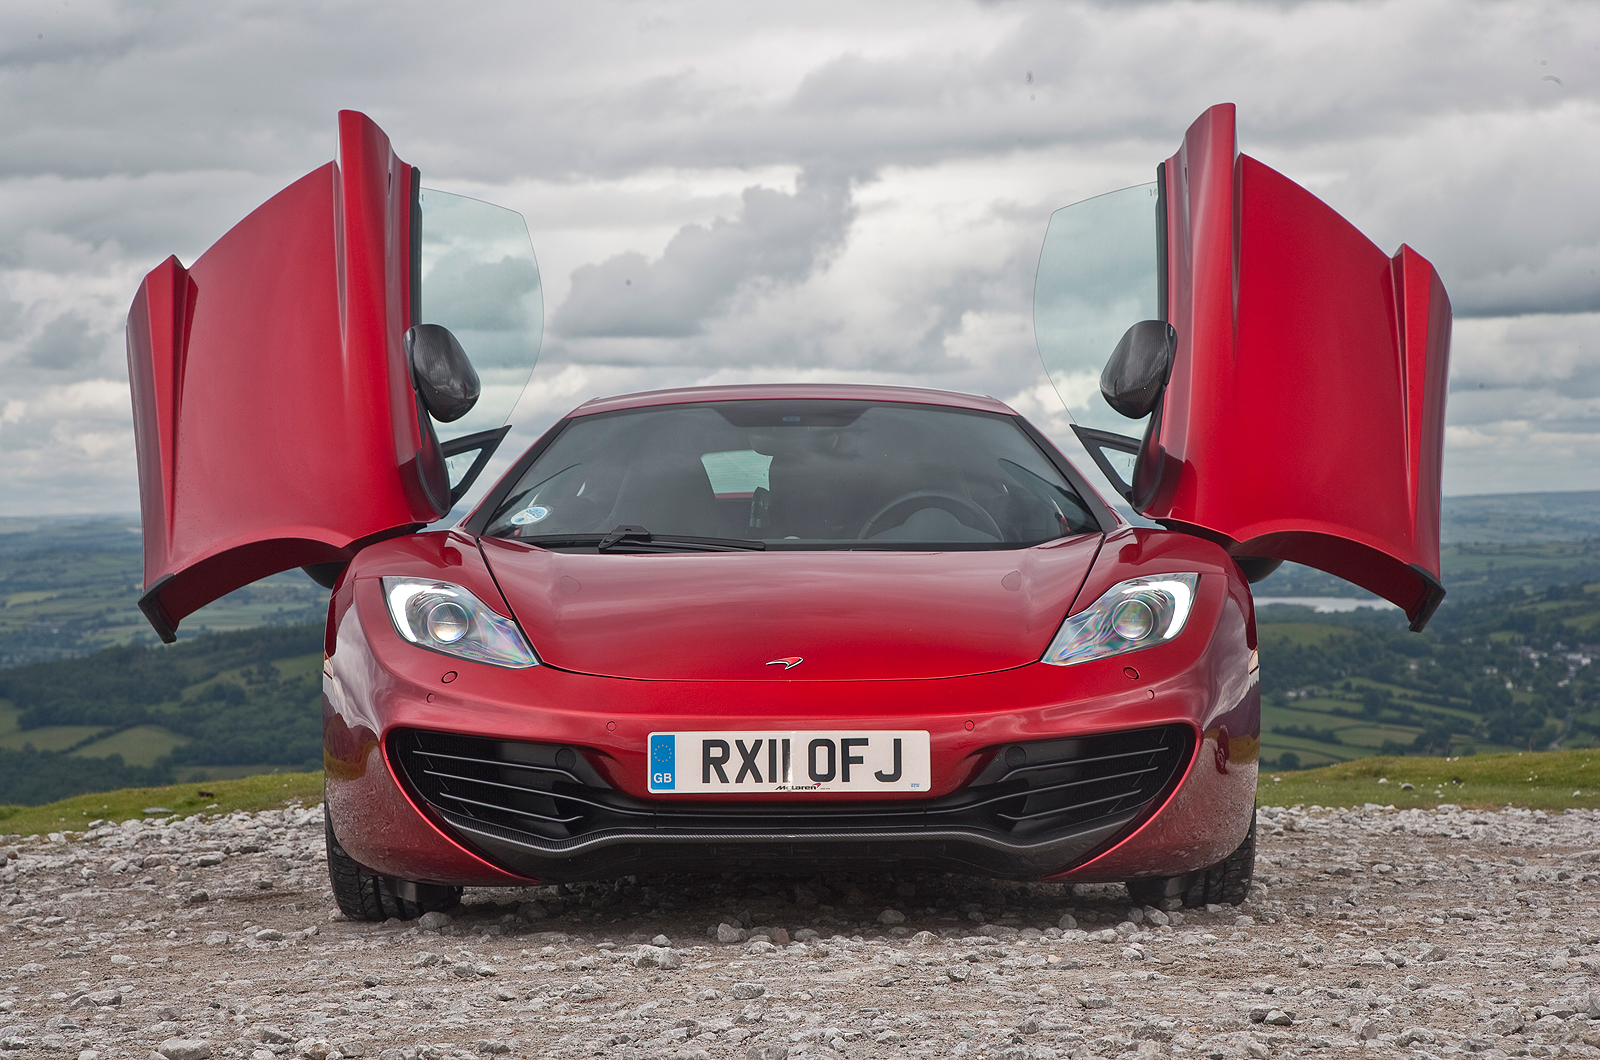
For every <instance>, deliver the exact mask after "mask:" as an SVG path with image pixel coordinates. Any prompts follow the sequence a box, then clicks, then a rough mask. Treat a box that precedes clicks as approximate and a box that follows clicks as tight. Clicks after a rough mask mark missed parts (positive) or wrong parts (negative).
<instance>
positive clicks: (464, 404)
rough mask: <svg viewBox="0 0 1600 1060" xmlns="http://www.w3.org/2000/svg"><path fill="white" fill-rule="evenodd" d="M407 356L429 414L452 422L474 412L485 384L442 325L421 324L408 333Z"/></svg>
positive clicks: (441, 420)
mask: <svg viewBox="0 0 1600 1060" xmlns="http://www.w3.org/2000/svg"><path fill="white" fill-rule="evenodd" d="M406 356H407V357H409V358H410V360H411V378H412V379H413V380H414V381H415V383H416V387H417V394H418V395H419V396H420V397H421V398H422V404H423V407H424V408H426V409H427V410H428V415H430V416H432V417H433V418H434V419H436V420H438V421H439V422H440V423H452V422H454V421H456V420H459V419H460V418H461V417H463V416H465V415H466V414H467V413H468V412H470V411H472V406H474V405H476V404H477V403H478V395H479V394H481V393H482V392H483V385H482V383H481V382H480V381H479V379H478V371H477V369H475V368H473V367H472V362H471V361H470V360H468V359H467V351H466V350H464V349H462V348H461V343H460V342H458V341H456V337H455V336H454V335H452V334H451V333H450V329H449V328H447V327H444V326H442V325H439V324H418V325H417V326H416V327H414V328H412V329H411V330H409V331H407V332H406Z"/></svg>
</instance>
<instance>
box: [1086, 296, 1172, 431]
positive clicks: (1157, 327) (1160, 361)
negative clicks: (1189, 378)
mask: <svg viewBox="0 0 1600 1060" xmlns="http://www.w3.org/2000/svg"><path fill="white" fill-rule="evenodd" d="M1177 350H1178V333H1177V332H1176V331H1174V330H1173V329H1172V325H1171V324H1168V323H1167V322H1166V321H1164V320H1141V321H1139V322H1138V323H1137V324H1135V325H1133V327H1131V328H1129V329H1128V330H1127V331H1125V332H1123V335H1122V341H1120V342H1118V343H1117V348H1116V350H1115V351H1114V352H1113V353H1112V354H1111V359H1110V360H1109V361H1107V362H1106V367H1105V371H1103V372H1101V373H1100V393H1101V394H1103V395H1105V399H1106V402H1107V403H1108V404H1109V405H1110V406H1111V407H1112V408H1114V409H1116V410H1117V411H1118V412H1120V413H1122V414H1123V415H1124V416H1126V417H1128V418H1129V419H1131V420H1140V419H1144V417H1146V416H1148V415H1150V412H1151V410H1152V409H1154V408H1155V407H1156V402H1157V401H1159V400H1160V399H1161V391H1162V389H1163V388H1165V387H1166V385H1167V376H1168V374H1169V373H1170V372H1171V371H1172V358H1173V356H1174V355H1175V354H1176V353H1177Z"/></svg>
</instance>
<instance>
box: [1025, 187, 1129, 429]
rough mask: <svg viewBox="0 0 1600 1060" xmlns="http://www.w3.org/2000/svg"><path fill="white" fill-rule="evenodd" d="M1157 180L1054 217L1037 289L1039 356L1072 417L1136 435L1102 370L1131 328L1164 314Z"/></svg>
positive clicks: (1035, 322)
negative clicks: (1105, 391)
mask: <svg viewBox="0 0 1600 1060" xmlns="http://www.w3.org/2000/svg"><path fill="white" fill-rule="evenodd" d="M1156 192H1157V189H1156V185H1155V184H1154V183H1150V184H1140V185H1137V186H1135V187H1132V188H1123V189H1122V190H1121V191H1113V192H1109V193H1107V194H1105V195H1097V196H1095V197H1094V198H1092V199H1085V200H1083V201H1082V202H1079V203H1074V204H1073V205H1071V206H1066V207H1063V208H1062V209H1059V210H1057V211H1056V212H1055V213H1054V214H1052V215H1051V216H1050V227H1049V230H1048V231H1047V232H1046V233H1045V239H1044V247H1043V249H1042V250H1041V251H1040V253H1039V271H1038V274H1037V277H1036V279H1035V281H1034V289H1033V330H1034V336H1035V338H1036V340H1037V341H1038V343H1039V356H1040V357H1041V358H1042V359H1043V361H1044V367H1045V371H1046V373H1048V374H1049V376H1050V382H1051V383H1052V384H1054V386H1055V388H1056V393H1058V394H1060V395H1061V400H1062V401H1063V402H1064V403H1065V404H1066V406H1067V410H1068V412H1069V413H1071V415H1072V419H1073V422H1074V423H1077V424H1079V425H1081V426H1084V427H1095V428H1099V429H1100V430H1106V431H1115V432H1117V433H1118V434H1136V433H1138V430H1136V429H1135V421H1133V420H1129V419H1127V418H1125V417H1123V416H1121V415H1119V414H1118V413H1116V412H1114V411H1113V410H1112V408H1111V406H1109V405H1107V404H1106V401H1105V399H1104V398H1103V397H1101V396H1100V371H1101V369H1103V368H1104V367H1105V364H1106V360H1107V359H1108V358H1110V356H1111V351H1112V350H1114V349H1116V347H1117V341H1118V340H1119V339H1121V338H1122V333H1123V332H1125V331H1127V330H1128V327H1129V326H1130V325H1132V324H1135V323H1137V322H1138V321H1140V320H1157V319H1160V316H1161V310H1160V307H1159V306H1158V304H1157V297H1158V288H1157V282H1158V273H1157V262H1158V248H1157V228H1156V218H1157V213H1156V210H1157V194H1156Z"/></svg>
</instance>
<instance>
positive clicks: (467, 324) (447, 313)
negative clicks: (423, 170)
mask: <svg viewBox="0 0 1600 1060" xmlns="http://www.w3.org/2000/svg"><path fill="white" fill-rule="evenodd" d="M418 310H419V311H418V314H417V320H418V321H419V322H420V323H424V324H442V325H444V326H445V327H447V328H449V329H450V331H451V333H452V334H454V335H455V337H456V338H457V340H459V341H460V343H461V347H462V349H464V350H466V351H467V357H468V359H469V360H471V361H472V366H473V368H475V369H477V372H478V378H479V379H480V380H481V381H482V384H483V393H482V396H481V397H479V398H478V403H477V404H476V405H474V406H473V408H472V411H471V412H468V413H467V414H466V415H465V416H463V417H462V418H461V419H459V420H455V421H453V422H451V423H439V422H437V421H435V422H434V425H433V426H434V430H435V431H436V432H437V433H438V436H439V439H440V440H441V441H446V440H448V439H451V438H460V437H462V436H463V435H467V434H476V433H477V432H478V431H486V430H490V429H492V428H495V427H499V426H501V425H503V424H504V423H505V422H506V419H507V418H508V417H509V416H510V415H511V410H512V409H513V408H514V407H515V406H516V404H517V399H518V398H519V397H521V396H522V390H523V388H524V387H525V386H527V384H528V376H529V375H531V374H532V373H533V366H534V363H535V362H536V361H537V360H538V359H539V343H540V340H541V338H542V337H543V334H544V290H543V287H542V286H541V285H540V283H539V263H538V262H537V261H536V260H535V259H534V256H533V242H532V240H530V239H529V238H528V226H527V224H526V223H525V222H524V221H523V219H522V215H521V214H519V213H517V212H516V211H514V210H507V209H506V208H505V207H503V206H495V205H494V204H493V203H487V202H483V201H481V200H478V199H469V198H467V197H466V196H464V195H451V194H450V193H448V192H443V191H434V190H433V189H432V188H423V189H422V295H421V303H420V306H419V307H418ZM475 455H476V454H468V455H466V456H463V457H458V458H457V459H456V460H455V461H452V464H453V465H454V466H452V467H451V469H450V470H451V475H450V481H451V482H452V483H454V482H456V481H458V480H459V479H460V476H461V474H462V473H463V472H465V470H466V468H467V467H468V466H470V465H471V463H472V460H473V457H474V456H475Z"/></svg>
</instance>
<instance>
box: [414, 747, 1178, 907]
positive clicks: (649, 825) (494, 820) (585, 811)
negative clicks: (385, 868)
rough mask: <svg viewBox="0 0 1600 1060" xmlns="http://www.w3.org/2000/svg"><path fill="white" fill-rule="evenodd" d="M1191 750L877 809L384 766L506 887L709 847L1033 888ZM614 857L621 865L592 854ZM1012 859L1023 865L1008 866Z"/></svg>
mask: <svg viewBox="0 0 1600 1060" xmlns="http://www.w3.org/2000/svg"><path fill="white" fill-rule="evenodd" d="M1193 740H1194V737H1193V730H1192V729H1191V728H1190V727H1189V726H1187V725H1167V726H1159V727H1155V728H1148V729H1132V730H1128V731H1124V732H1113V733H1100V734H1096V735H1093V736H1082V737H1074V738H1070V739H1060V740H1039V741H1029V742H1024V743H1013V744H1005V745H1002V746H1000V747H997V748H993V749H991V750H990V751H988V752H986V755H987V760H986V761H985V762H984V764H983V766H982V768H981V769H979V771H978V773H977V775H976V776H975V777H974V778H973V780H972V781H971V783H969V784H968V785H966V786H965V787H964V788H962V789H961V790H960V791H956V792H953V793H951V794H949V795H944V796H941V797H939V798H933V799H915V800H901V801H886V800H878V801H872V802H820V801H808V800H804V799H800V798H796V799H789V800H784V801H772V802H738V803H733V802H688V801H683V800H681V799H659V800H645V799H639V798H635V797H633V796H631V795H628V794H626V793H624V792H621V791H618V790H617V789H615V788H613V787H612V786H611V785H610V784H609V783H608V782H607V781H606V780H605V778H603V777H602V776H601V775H600V773H599V772H598V771H596V770H595V768H594V766H593V765H592V764H591V762H590V759H589V757H588V756H589V754H592V753H595V752H586V751H584V750H583V749H581V748H578V747H572V746H564V745H560V744H542V743H527V742H522V741H515V740H497V739H492V738H485V737H478V736H460V735H455V734H451V733H442V732H433V731H429V730H423V729H397V730H395V731H394V732H393V733H391V735H390V737H389V753H390V757H391V761H392V762H393V763H394V765H395V766H396V772H397V774H398V775H400V776H401V777H402V778H403V779H404V781H405V782H406V783H407V784H408V785H409V786H410V787H411V789H412V790H413V791H414V792H415V793H416V794H417V795H418V796H420V797H421V799H422V801H423V802H424V803H425V804H426V805H427V806H428V807H429V808H431V809H432V810H433V811H434V812H435V814H436V815H437V816H438V817H439V818H440V819H441V820H442V821H443V822H444V823H445V824H446V825H448V826H450V827H451V828H452V829H453V830H455V831H456V832H457V834H458V835H461V836H462V837H463V838H464V839H465V840H466V841H468V842H469V843H471V844H472V845H476V846H477V847H478V848H479V849H480V850H485V852H487V853H490V854H491V856H492V857H493V858H494V859H496V860H499V861H501V862H502V863H506V862H507V861H511V862H515V863H516V864H514V865H508V867H511V868H513V871H519V872H522V873H524V874H527V875H536V876H540V877H543V878H547V879H578V878H595V874H597V873H598V874H599V875H602V876H603V875H607V874H613V875H620V874H625V873H627V872H636V871H644V869H642V868H639V867H635V868H626V867H624V868H622V869H621V871H620V872H618V871H616V869H615V866H614V865H613V863H621V862H627V861H628V858H629V857H632V856H634V855H632V854H629V852H628V851H629V850H632V851H634V854H639V852H641V851H644V850H647V849H648V850H650V851H653V853H651V854H650V855H648V862H649V864H652V865H660V864H663V858H665V862H668V863H675V862H674V858H677V860H678V861H680V862H683V863H684V864H690V863H699V862H702V861H704V860H705V857H704V855H705V854H706V849H705V848H706V847H707V845H710V846H719V847H721V848H722V849H723V852H724V853H723V857H724V859H725V858H726V857H728V856H733V857H735V860H740V861H750V860H751V859H754V861H755V862H758V863H759V862H763V860H764V857H765V856H764V853H763V852H765V853H766V854H771V855H772V857H771V858H765V860H767V861H771V860H773V859H774V858H775V859H776V861H777V862H782V861H784V860H785V858H786V857H787V859H788V860H790V861H793V860H805V859H808V858H811V859H814V858H815V857H817V856H819V855H818V853H817V852H818V851H823V850H826V849H833V850H837V851H843V852H844V853H843V854H842V855H841V856H843V857H844V858H845V859H846V860H848V861H851V862H858V861H859V860H860V858H861V857H862V856H863V855H862V854H861V853H860V851H861V850H862V849H864V848H863V844H865V845H866V847H870V848H871V849H872V850H875V851H877V852H878V854H875V855H873V857H878V856H880V855H881V856H885V857H892V858H894V859H897V860H903V859H904V858H905V857H906V856H908V852H910V856H911V857H912V859H913V860H918V859H920V860H923V861H927V860H928V859H929V858H930V857H931V858H932V859H933V860H934V861H941V860H942V861H945V862H951V861H952V860H953V861H954V862H960V863H961V867H962V871H971V872H981V873H986V874H990V875H1000V876H1019V875H1020V876H1030V875H1039V874H1042V873H1044V872H1049V871H1055V870H1057V869H1059V868H1065V867H1066V864H1064V863H1061V862H1060V859H1061V858H1063V857H1069V858H1070V860H1081V858H1082V856H1084V855H1085V854H1087V853H1089V852H1090V851H1091V850H1092V849H1094V848H1098V847H1100V846H1103V845H1104V843H1105V841H1106V840H1107V839H1109V838H1111V837H1113V836H1114V835H1115V834H1117V833H1120V832H1122V831H1124V830H1125V828H1126V826H1128V825H1130V824H1132V823H1134V822H1136V821H1137V820H1139V819H1142V817H1143V816H1144V813H1145V811H1147V810H1148V809H1150V808H1152V807H1153V804H1154V803H1155V801H1156V799H1157V797H1158V796H1160V795H1162V794H1163V793H1164V792H1165V791H1167V790H1168V789H1169V788H1170V787H1171V785H1172V784H1174V783H1175V782H1176V780H1177V779H1178V777H1180V776H1181V774H1182V770H1183V767H1185V766H1186V765H1187V764H1188V761H1189V757H1190V753H1191V750H1192V746H1193ZM897 841H903V842H902V846H903V847H904V848H903V849H901V850H900V851H899V852H898V853H896V852H894V851H895V844H896V842H897ZM919 841H921V842H919ZM928 841H933V842H934V846H935V847H937V850H934V852H933V853H932V854H928V851H929V850H930V849H932V848H930V847H929V842H928ZM904 843H909V844H910V846H904ZM952 844H954V847H957V848H960V849H959V850H955V851H954V852H952V849H953V848H952ZM619 846H620V847H625V848H627V849H618V850H612V851H611V853H610V855H601V854H598V853H597V852H598V851H600V850H601V848H605V847H619ZM675 850H676V853H674V851H675ZM730 851H737V854H730ZM785 851H788V852H789V853H788V854H787V855H785V854H784V852H785ZM852 851H853V852H852ZM918 851H920V852H921V853H917V852H918ZM941 851H942V853H941ZM1007 851H1013V852H1026V853H1019V854H1017V858H1020V859H1021V860H1020V861H1017V859H1016V858H1012V859H1011V860H1009V861H1008V860H1007V857H1006V852H1007ZM519 852H520V853H519ZM808 852H809V853H808ZM997 852H998V853H997ZM639 856H644V855H642V854H640V855H639ZM619 858H620V859H621V862H619ZM996 858H998V859H999V860H998V861H996ZM824 860H826V858H824ZM1014 862H1015V863H1014ZM718 864H719V865H721V867H727V866H726V864H723V863H722V862H719V863H718ZM707 867H710V866H709V865H708V866H707ZM945 867H951V865H949V864H947V865H945ZM534 869H537V870H538V871H533V870H534Z"/></svg>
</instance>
